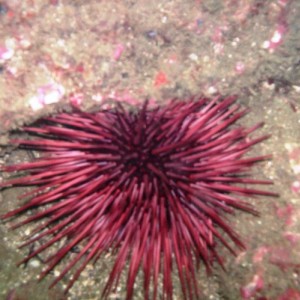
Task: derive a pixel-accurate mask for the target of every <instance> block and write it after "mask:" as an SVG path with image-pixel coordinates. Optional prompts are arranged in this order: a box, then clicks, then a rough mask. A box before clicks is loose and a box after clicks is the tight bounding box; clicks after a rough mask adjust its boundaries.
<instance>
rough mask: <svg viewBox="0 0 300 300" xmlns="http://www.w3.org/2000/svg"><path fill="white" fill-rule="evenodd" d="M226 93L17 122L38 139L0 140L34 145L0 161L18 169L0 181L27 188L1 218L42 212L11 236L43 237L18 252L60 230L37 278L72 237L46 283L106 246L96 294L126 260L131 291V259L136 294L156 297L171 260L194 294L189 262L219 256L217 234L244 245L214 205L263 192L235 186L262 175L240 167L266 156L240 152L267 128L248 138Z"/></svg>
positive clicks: (230, 204)
mask: <svg viewBox="0 0 300 300" xmlns="http://www.w3.org/2000/svg"><path fill="white" fill-rule="evenodd" d="M234 102H235V97H228V98H225V99H214V100H208V99H205V98H200V99H197V100H194V101H187V102H180V101H170V102H168V103H167V104H166V105H165V106H162V107H157V108H154V109H150V108H148V105H147V103H146V102H145V104H144V105H143V106H142V107H141V108H140V109H139V110H138V111H137V112H130V111H127V110H125V109H124V108H123V107H122V106H118V108H116V109H107V110H103V111H100V112H97V113H86V112H81V111H77V112H73V113H62V114H58V115H56V116H54V117H47V118H44V119H42V120H40V121H39V122H38V125H36V126H33V127H25V128H24V130H25V131H26V132H29V133H31V134H33V135H35V136H38V138H36V139H17V140H12V143H13V144H17V145H20V146H21V147H26V148H27V149H28V148H29V149H34V150H37V151H40V152H43V155H42V157H41V158H37V159H35V160H34V161H32V162H26V163H20V164H16V165H12V166H5V167H4V168H3V170H4V171H6V172H14V171H27V172H28V173H27V175H23V176H21V177H18V178H16V179H10V180H8V181H6V182H3V183H1V184H0V187H9V186H37V188H35V189H33V190H32V191H31V192H29V193H26V194H24V195H22V198H29V199H28V202H27V203H26V204H24V205H23V206H21V207H20V208H18V209H15V210H13V211H10V212H8V213H7V214H5V215H4V216H2V218H4V219H7V218H11V217H15V216H17V215H19V214H20V213H23V212H25V211H28V210H32V209H34V208H38V210H33V211H32V212H33V213H32V214H31V216H29V217H27V218H26V219H25V220H24V221H21V222H19V223H18V224H16V226H14V227H19V226H22V225H24V224H27V223H32V222H35V221H41V220H43V222H41V223H40V225H38V226H37V227H36V228H35V229H34V230H33V232H32V233H31V236H30V237H29V238H28V240H27V241H26V242H25V243H24V244H23V245H22V247H23V246H26V245H30V244H32V243H34V242H35V241H38V240H43V241H44V240H45V239H46V241H45V242H43V244H42V245H41V246H39V248H37V249H36V250H35V251H34V252H33V253H31V254H30V255H28V256H27V257H26V258H25V259H24V260H22V261H21V262H20V263H25V262H27V261H28V260H30V259H31V258H33V257H34V256H36V255H38V254H39V253H41V252H42V251H44V250H45V249H47V248H48V247H51V246H52V245H53V244H55V243H56V242H58V241H60V240H65V243H64V245H63V246H61V247H60V248H59V249H58V250H57V252H56V253H55V255H52V256H51V257H49V258H48V260H47V263H48V266H47V268H46V270H45V271H43V272H42V274H41V277H42V278H43V277H44V276H45V275H47V274H48V273H49V272H50V271H51V270H53V269H54V268H55V267H56V266H57V265H58V264H59V263H60V262H61V261H62V259H63V258H65V257H66V256H67V254H68V253H69V252H70V250H71V249H72V248H73V247H75V246H77V245H78V246H80V251H79V252H78V253H77V254H73V255H74V257H73V258H72V259H71V260H69V261H65V267H64V269H63V271H62V272H61V274H60V275H59V276H58V277H57V278H56V279H55V280H54V282H53V284H52V285H51V286H53V285H54V284H56V283H57V282H58V281H60V280H61V279H62V278H63V277H64V276H65V275H66V274H67V273H68V272H69V271H71V269H73V267H74V266H75V265H76V264H78V268H77V270H76V271H74V272H73V278H72V279H71V280H70V281H69V283H68V286H67V288H66V290H68V289H70V288H71V286H72V285H73V283H74V282H75V281H76V280H77V279H78V277H79V275H80V273H81V272H82V270H83V269H84V268H85V266H86V265H87V264H88V263H89V262H96V261H97V260H98V259H99V258H100V256H101V255H102V254H103V253H104V252H106V251H109V250H114V252H116V260H115V264H114V267H113V269H112V271H111V273H110V276H109V278H108V281H107V284H106V287H105V289H104V291H103V297H104V298H107V296H108V295H109V293H110V292H111V291H112V289H113V288H114V287H115V286H117V285H118V282H119V279H120V274H121V272H122V270H123V269H124V268H125V265H126V262H127V261H128V274H127V297H126V299H132V297H133V292H134V282H135V278H136V276H137V272H138V270H139V269H140V268H141V269H142V270H143V273H144V298H145V299H149V297H150V296H152V298H153V299H157V292H158V288H157V287H158V282H159V280H160V279H159V278H160V274H161V280H162V284H163V290H162V291H161V292H162V294H163V295H164V298H166V299H172V289H173V288H172V279H171V275H172V272H173V270H174V264H175V265H177V270H178V276H179V279H180V282H181V287H182V293H183V296H184V299H192V298H193V297H197V296H198V295H199V291H198V288H197V280H196V271H197V270H196V269H197V266H198V265H199V263H200V261H202V262H203V263H204V264H205V266H206V269H207V271H209V270H210V269H211V266H212V264H213V262H214V261H217V262H218V263H219V264H221V265H223V263H222V260H221V258H220V257H219V256H218V253H217V251H216V248H215V246H216V242H217V241H218V242H217V243H219V244H222V245H223V246H225V247H226V248H227V249H228V250H229V251H230V252H232V253H233V254H235V250H234V249H233V248H232V246H230V245H229V243H228V241H227V240H228V239H231V240H232V241H233V243H234V244H235V246H236V247H238V248H243V247H244V246H243V243H242V241H241V240H240V238H239V236H238V235H237V234H236V233H235V232H234V230H233V229H232V228H231V226H230V224H229V223H228V222H226V221H225V219H224V215H225V214H232V213H233V212H234V210H235V209H240V210H243V211H246V212H250V213H256V211H255V210H254V209H253V207H252V206H251V205H250V204H249V203H247V202H245V201H243V200H241V199H240V197H239V196H253V195H264V196H273V195H274V194H273V193H271V192H267V191H261V190H257V189H252V188H251V189H250V188H248V187H245V186H244V184H270V183H271V182H270V181H265V180H254V179H251V178H249V177H248V176H247V174H246V173H245V171H247V170H248V169H249V167H251V166H252V165H253V164H255V163H256V162H258V161H261V160H264V159H266V158H267V156H259V157H250V158H249V157H247V158H243V156H244V154H245V153H246V152H247V151H248V150H249V149H250V148H251V146H253V145H254V144H256V143H258V142H260V141H262V140H264V139H265V138H267V137H266V136H263V137H259V138H256V139H250V138H249V135H250V134H251V133H252V132H253V131H255V130H256V129H257V128H259V127H261V125H262V124H258V125H255V126H253V127H252V128H248V129H246V128H243V127H240V126H231V125H232V124H234V123H235V122H236V121H237V120H238V119H240V118H241V117H242V116H244V115H245V113H246V110H240V107H239V105H236V104H233V103H234ZM225 236H227V238H226V237H225ZM151 286H152V287H153V288H152V289H150V287H151Z"/></svg>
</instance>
